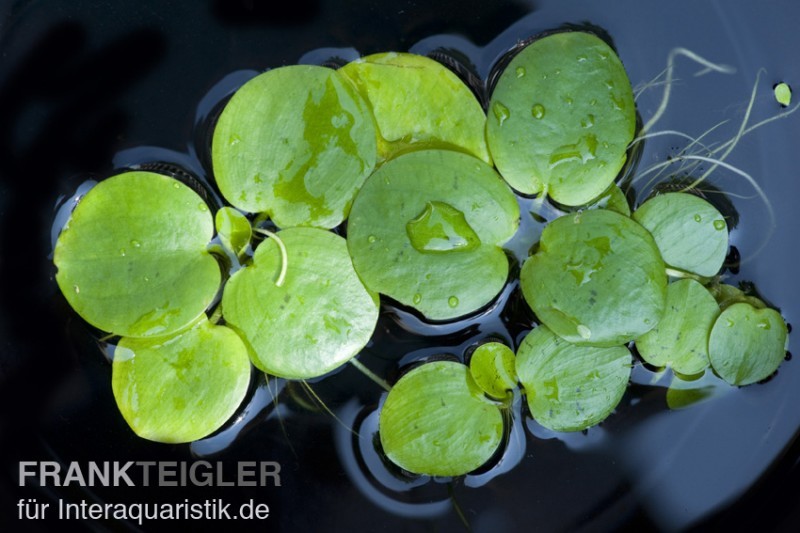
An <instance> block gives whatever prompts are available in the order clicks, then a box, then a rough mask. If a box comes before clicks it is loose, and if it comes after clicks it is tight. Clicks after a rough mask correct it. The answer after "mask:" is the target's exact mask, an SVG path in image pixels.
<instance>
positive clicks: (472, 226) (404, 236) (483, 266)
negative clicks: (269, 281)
mask: <svg viewBox="0 0 800 533" xmlns="http://www.w3.org/2000/svg"><path fill="white" fill-rule="evenodd" d="M518 223H519V206H518V204H517V201H516V199H515V198H514V195H513V194H512V193H511V190H510V189H509V188H508V187H507V186H506V185H505V183H503V180H501V179H500V177H499V176H498V175H497V173H495V172H494V170H493V169H492V168H491V167H490V166H488V165H487V164H485V163H483V162H481V161H480V160H478V159H475V158H474V157H471V156H468V155H466V154H462V153H459V152H451V151H446V150H420V151H416V152H410V153H407V154H403V155H401V156H398V157H397V158H395V159H392V160H390V161H388V162H386V163H385V164H384V165H383V166H382V167H380V168H379V169H378V170H377V171H375V173H374V174H373V175H372V176H370V178H369V179H368V180H367V182H366V183H365V184H364V187H363V188H362V189H361V192H359V194H358V196H357V197H356V200H355V202H354V203H353V209H352V212H351V215H350V220H349V222H348V226H347V246H348V248H349V250H350V254H351V255H352V257H353V265H354V266H355V268H356V271H357V272H358V273H359V275H360V276H361V278H362V279H363V280H364V284H365V285H366V286H367V287H369V288H370V289H372V290H374V291H376V292H380V293H381V294H385V295H387V296H390V297H392V298H394V299H395V300H397V301H399V302H401V303H403V304H405V305H408V306H411V307H414V308H416V309H418V310H419V311H420V312H422V313H423V314H424V315H425V316H426V317H428V318H430V319H433V320H445V319H450V318H455V317H458V316H461V315H464V314H466V313H470V312H472V311H475V310H477V309H479V308H480V307H482V306H484V305H486V304H487V303H489V302H490V301H491V300H492V298H494V297H495V296H496V295H497V294H498V293H499V292H500V290H501V289H502V288H503V286H504V285H505V283H506V278H507V276H508V259H507V257H506V254H505V252H504V251H503V250H502V248H501V247H500V246H501V245H502V244H503V243H505V242H506V241H507V240H508V239H509V238H511V236H512V235H513V234H514V232H515V231H516V229H517V225H518ZM476 280H479V282H477V283H476Z"/></svg>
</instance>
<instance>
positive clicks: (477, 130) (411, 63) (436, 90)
mask: <svg viewBox="0 0 800 533" xmlns="http://www.w3.org/2000/svg"><path fill="white" fill-rule="evenodd" d="M339 72H341V73H342V74H344V75H345V76H347V77H348V78H350V79H351V80H352V81H353V83H354V84H355V86H356V87H357V88H358V91H359V92H360V93H361V95H362V96H363V97H364V98H365V99H366V100H367V101H368V102H369V105H370V107H371V108H372V112H373V113H374V115H375V122H376V123H377V126H378V151H379V154H380V157H381V159H389V158H391V157H394V156H396V155H398V154H400V153H402V152H404V151H406V150H409V149H416V148H451V149H456V150H463V151H466V152H468V153H470V154H472V155H474V156H475V157H477V158H479V159H481V160H483V161H484V162H486V163H491V159H490V157H489V152H488V150H487V148H486V141H485V136H484V127H485V124H486V114H485V113H484V112H483V108H481V105H480V103H478V100H477V99H476V98H475V95H474V94H473V93H472V91H471V90H470V89H469V87H467V86H466V85H464V82H462V81H461V80H460V79H459V78H458V76H456V75H455V74H454V73H453V72H451V71H450V70H448V69H447V68H446V67H444V66H443V65H441V64H440V63H437V62H436V61H434V60H433V59H430V58H428V57H424V56H419V55H415V54H404V53H394V52H389V53H382V54H374V55H370V56H367V57H363V58H361V59H357V60H355V61H353V62H351V63H348V64H347V65H345V66H344V67H342V68H341V69H340V71H339Z"/></svg>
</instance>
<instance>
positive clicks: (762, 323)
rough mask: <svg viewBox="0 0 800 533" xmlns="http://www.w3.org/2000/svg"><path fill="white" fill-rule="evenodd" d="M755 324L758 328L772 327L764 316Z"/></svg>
mask: <svg viewBox="0 0 800 533" xmlns="http://www.w3.org/2000/svg"><path fill="white" fill-rule="evenodd" d="M756 326H758V328H759V329H772V326H770V324H769V320H767V319H766V318H762V319H761V320H759V321H758V322H756Z"/></svg>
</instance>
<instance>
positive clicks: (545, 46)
mask: <svg viewBox="0 0 800 533" xmlns="http://www.w3.org/2000/svg"><path fill="white" fill-rule="evenodd" d="M489 106H490V113H489V117H488V120H487V125H486V136H487V141H488V145H489V151H490V153H491V155H492V157H493V158H494V162H495V164H496V166H497V169H498V170H499V171H500V174H502V175H503V177H504V178H505V179H506V181H508V183H509V184H510V185H511V186H512V187H514V188H515V189H516V190H518V191H520V192H522V193H525V194H538V193H543V194H548V195H550V197H551V198H553V200H555V201H556V202H558V203H560V204H564V205H570V206H576V205H583V204H586V203H588V202H590V201H592V199H593V198H595V197H597V196H598V195H600V194H601V193H602V192H603V191H605V190H606V188H608V186H609V185H610V184H611V183H612V182H613V181H614V178H615V177H616V176H617V173H618V172H619V171H620V169H621V168H622V166H623V164H624V163H625V160H626V157H627V156H626V150H627V147H628V144H629V143H630V142H631V140H632V139H633V134H634V129H635V126H636V108H635V104H634V100H633V91H632V90H631V84H630V81H629V80H628V76H627V75H626V74H625V69H624V68H623V66H622V63H621V62H620V60H619V57H617V54H616V53H615V52H614V50H612V49H611V47H609V46H608V45H607V44H606V43H605V42H603V41H602V40H601V39H599V38H598V37H596V36H594V35H591V34H589V33H583V32H577V31H573V32H562V33H556V34H552V35H548V36H546V37H542V38H540V39H537V40H535V41H533V42H532V43H531V44H529V45H528V46H527V47H526V48H525V49H523V50H522V51H521V52H520V53H519V54H518V55H517V56H516V57H515V58H514V59H513V60H512V61H511V63H509V65H508V66H507V67H506V69H505V71H504V72H503V74H502V75H501V76H500V79H499V81H498V82H497V86H496V87H495V89H494V92H493V94H492V99H491V102H490V104H489Z"/></svg>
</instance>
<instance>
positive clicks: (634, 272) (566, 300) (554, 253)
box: [520, 209, 667, 346]
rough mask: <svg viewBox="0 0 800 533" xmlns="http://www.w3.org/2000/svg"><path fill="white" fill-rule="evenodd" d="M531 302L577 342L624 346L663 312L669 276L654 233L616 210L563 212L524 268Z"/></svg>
mask: <svg viewBox="0 0 800 533" xmlns="http://www.w3.org/2000/svg"><path fill="white" fill-rule="evenodd" d="M520 282H521V285H522V293H523V296H524V297H525V301H527V302H528V305H530V306H531V309H533V312H534V313H536V316H537V317H538V318H539V320H541V321H542V322H543V323H544V324H545V325H547V326H548V327H549V328H550V329H551V330H553V332H555V333H556V334H557V335H559V336H561V337H562V338H564V339H566V340H568V341H570V342H573V343H576V344H592V345H598V346H600V345H602V346H611V345H614V344H624V343H626V342H629V341H631V340H633V339H635V338H637V337H639V336H641V335H643V334H644V333H646V332H647V331H650V330H651V329H652V328H654V327H655V325H656V324H657V323H658V321H659V320H660V319H661V315H662V313H663V311H664V301H665V297H666V287H667V275H666V273H665V270H664V262H663V261H662V259H661V256H660V255H659V253H658V249H657V248H656V245H655V242H653V237H652V236H651V235H650V234H649V233H648V232H647V231H646V230H645V229H644V228H642V227H641V226H640V225H639V224H637V223H636V222H634V221H633V220H631V219H630V218H628V217H625V216H622V215H620V214H619V213H615V212H613V211H607V210H605V209H596V210H590V211H584V212H582V213H577V214H574V215H565V216H562V217H559V218H557V219H556V220H554V221H553V222H551V223H550V224H548V225H547V226H546V227H545V229H544V231H543V232H542V236H541V239H540V241H539V250H538V251H537V252H536V253H535V254H534V255H533V256H531V257H529V258H528V259H527V260H526V261H525V264H524V265H523V266H522V272H521V274H520Z"/></svg>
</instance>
